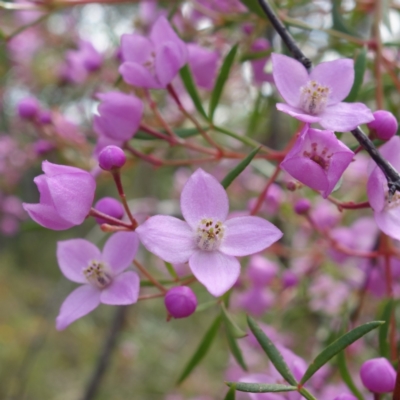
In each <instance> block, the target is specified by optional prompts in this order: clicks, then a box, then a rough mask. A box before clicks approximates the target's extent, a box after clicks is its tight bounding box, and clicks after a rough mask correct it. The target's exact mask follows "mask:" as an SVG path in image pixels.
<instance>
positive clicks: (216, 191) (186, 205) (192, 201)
mask: <svg viewBox="0 0 400 400" xmlns="http://www.w3.org/2000/svg"><path fill="white" fill-rule="evenodd" d="M181 210H182V215H183V217H184V218H185V220H186V221H187V223H188V224H189V225H190V226H191V227H192V228H193V229H197V226H198V224H199V222H200V220H201V219H203V218H212V219H215V221H221V222H224V221H225V219H226V217H227V215H228V211H229V200H228V196H227V194H226V191H225V189H224V188H223V187H222V185H221V184H220V183H219V182H218V181H217V180H216V179H215V178H214V177H213V176H212V175H210V174H208V173H207V172H204V171H203V170H202V169H201V168H199V169H198V170H196V171H195V172H194V174H193V175H192V176H191V177H190V178H189V180H188V181H187V182H186V184H185V186H184V188H183V190H182V194H181Z"/></svg>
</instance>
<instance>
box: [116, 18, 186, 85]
mask: <svg viewBox="0 0 400 400" xmlns="http://www.w3.org/2000/svg"><path fill="white" fill-rule="evenodd" d="M121 52H122V57H123V60H124V63H123V64H122V65H121V66H120V68H119V72H120V74H121V75H122V77H123V78H124V80H125V82H127V83H129V84H130V85H133V86H138V87H143V88H148V89H162V88H165V87H166V86H167V85H168V84H169V83H170V82H171V81H172V79H174V78H175V76H176V74H177V73H178V71H179V70H180V69H181V68H182V67H183V66H184V65H185V64H186V62H187V57H188V55H187V49H186V44H185V43H184V42H183V41H182V40H181V39H180V38H179V37H178V35H177V34H176V33H175V32H174V30H173V29H172V28H171V25H170V24H169V22H168V20H167V19H166V18H165V17H164V16H161V17H159V18H158V19H157V21H156V22H155V24H154V25H153V27H152V29H151V32H150V38H149V39H148V38H146V37H143V36H140V35H136V34H129V35H123V36H122V38H121Z"/></svg>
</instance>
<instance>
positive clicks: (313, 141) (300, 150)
mask: <svg viewBox="0 0 400 400" xmlns="http://www.w3.org/2000/svg"><path fill="white" fill-rule="evenodd" d="M353 157H354V153H353V152H352V151H351V150H350V149H349V148H348V147H347V146H346V145H345V144H344V143H342V142H341V141H340V140H338V139H337V138H336V136H335V134H334V133H333V132H332V131H320V130H318V129H311V128H309V127H308V125H306V126H305V127H304V129H303V131H302V132H301V134H300V136H299V138H298V139H297V141H296V143H295V145H294V146H293V148H292V149H291V150H290V151H289V153H288V154H287V155H286V157H285V159H284V160H283V161H282V163H281V168H282V169H283V170H284V171H286V172H288V173H289V174H290V175H292V176H293V178H296V179H297V180H298V181H300V182H301V183H304V184H305V185H307V186H309V187H310V188H312V189H315V190H320V191H321V192H322V196H323V197H324V198H326V197H328V196H329V195H330V194H331V193H332V190H333V189H334V188H335V186H336V184H337V182H338V181H339V179H340V177H341V176H342V174H343V172H344V171H345V169H346V168H347V167H348V165H349V164H350V163H351V160H352V159H353Z"/></svg>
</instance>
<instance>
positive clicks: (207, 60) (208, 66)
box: [187, 43, 218, 90]
mask: <svg viewBox="0 0 400 400" xmlns="http://www.w3.org/2000/svg"><path fill="white" fill-rule="evenodd" d="M187 49H188V55H189V65H190V69H191V71H192V73H193V77H194V80H195V82H196V84H197V86H198V87H201V88H203V89H207V90H211V89H212V88H213V85H214V79H215V73H216V71H217V64H218V53H217V52H216V51H211V50H208V49H205V48H204V47H201V46H198V45H197V44H194V43H189V44H188V45H187Z"/></svg>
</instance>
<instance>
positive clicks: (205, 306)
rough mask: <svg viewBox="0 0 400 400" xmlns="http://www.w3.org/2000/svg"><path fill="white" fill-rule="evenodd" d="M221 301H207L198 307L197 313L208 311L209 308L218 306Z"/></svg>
mask: <svg viewBox="0 0 400 400" xmlns="http://www.w3.org/2000/svg"><path fill="white" fill-rule="evenodd" d="M218 302H219V300H218V299H217V300H211V301H206V302H205V303H201V304H199V305H198V306H197V307H196V312H202V311H204V310H208V309H209V308H211V307H213V306H216V305H217V304H218Z"/></svg>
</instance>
